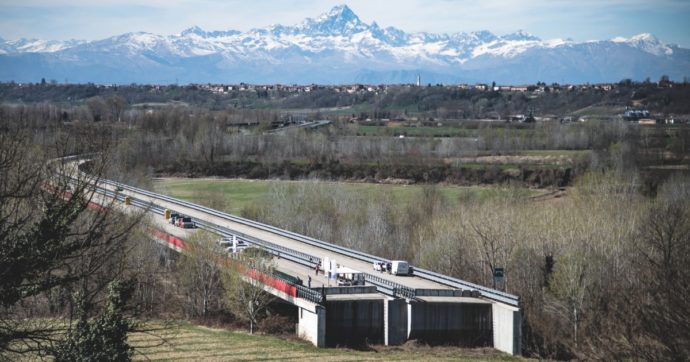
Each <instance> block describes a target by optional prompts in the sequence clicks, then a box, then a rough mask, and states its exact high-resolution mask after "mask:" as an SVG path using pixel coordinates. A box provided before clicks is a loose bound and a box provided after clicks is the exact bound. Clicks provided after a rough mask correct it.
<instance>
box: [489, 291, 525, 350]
mask: <svg viewBox="0 0 690 362" xmlns="http://www.w3.org/2000/svg"><path fill="white" fill-rule="evenodd" d="M491 314H492V319H493V334H494V335H493V339H494V348H496V349H497V350H499V351H502V352H506V353H510V354H513V355H520V354H521V353H522V343H521V341H522V313H520V309H519V308H515V307H511V306H508V305H505V304H502V303H493V304H492V305H491Z"/></svg>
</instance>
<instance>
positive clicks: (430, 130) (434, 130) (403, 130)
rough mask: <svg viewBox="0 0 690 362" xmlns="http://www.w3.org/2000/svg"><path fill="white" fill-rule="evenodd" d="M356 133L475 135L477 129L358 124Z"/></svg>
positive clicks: (371, 134)
mask: <svg viewBox="0 0 690 362" xmlns="http://www.w3.org/2000/svg"><path fill="white" fill-rule="evenodd" d="M357 134H360V135H364V136H397V135H406V136H410V137H475V136H476V135H477V130H475V129H466V128H454V127H383V126H367V125H360V126H358V127H357Z"/></svg>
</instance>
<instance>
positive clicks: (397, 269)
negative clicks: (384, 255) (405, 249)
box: [389, 260, 412, 275]
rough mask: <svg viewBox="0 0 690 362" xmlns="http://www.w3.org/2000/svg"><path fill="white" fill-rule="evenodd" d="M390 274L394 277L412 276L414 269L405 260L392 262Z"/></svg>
mask: <svg viewBox="0 0 690 362" xmlns="http://www.w3.org/2000/svg"><path fill="white" fill-rule="evenodd" d="M389 272H390V273H391V274H393V275H410V274H412V268H411V267H410V264H408V263H407V262H406V261H404V260H392V261H391V268H390V270H389Z"/></svg>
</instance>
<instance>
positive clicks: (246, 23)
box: [0, 0, 690, 48]
mask: <svg viewBox="0 0 690 362" xmlns="http://www.w3.org/2000/svg"><path fill="white" fill-rule="evenodd" d="M339 4H346V5H348V6H349V7H350V8H352V10H353V11H354V12H355V13H357V15H359V17H360V18H361V19H362V20H363V21H365V22H367V23H371V22H372V21H376V22H377V23H378V24H379V25H381V26H395V27H397V28H400V29H402V30H405V31H408V32H415V31H427V32H444V33H453V32H470V31H476V30H489V31H492V32H494V33H496V34H499V35H500V34H505V33H509V32H513V31H515V30H518V29H522V30H524V31H527V32H529V33H532V34H535V35H537V36H539V37H541V38H543V39H551V38H572V39H574V40H576V41H586V40H595V39H596V40H601V39H610V38H613V37H616V36H624V37H630V36H632V35H635V34H639V33H652V34H654V35H656V36H657V37H658V38H659V39H661V40H662V41H664V42H666V43H675V44H680V45H681V46H683V47H686V48H690V0H513V1H498V0H473V1H469V0H392V1H388V0H351V1H343V0H339V1H337V0H336V1H330V0H249V1H247V0H242V1H240V0H148V1H143V0H119V1H115V0H90V1H83V0H22V1H16V0H12V1H8V0H0V37H2V38H5V39H18V38H22V37H27V38H40V39H50V40H66V39H87V40H93V39H102V38H106V37H109V36H113V35H118V34H122V33H126V32H132V31H146V32H152V33H156V34H175V33H179V32H180V31H182V30H184V29H185V28H188V27H190V26H193V25H198V26H200V27H201V28H203V29H205V30H228V29H235V30H248V29H251V28H256V27H263V26H267V25H270V24H284V25H291V24H296V23H299V22H300V21H302V20H303V19H304V18H306V17H316V16H317V15H319V14H320V13H323V12H326V11H328V10H329V9H330V8H332V7H333V6H335V5H339Z"/></svg>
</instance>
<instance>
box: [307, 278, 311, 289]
mask: <svg viewBox="0 0 690 362" xmlns="http://www.w3.org/2000/svg"><path fill="white" fill-rule="evenodd" d="M307 287H308V288H310V289H311V275H307Z"/></svg>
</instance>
